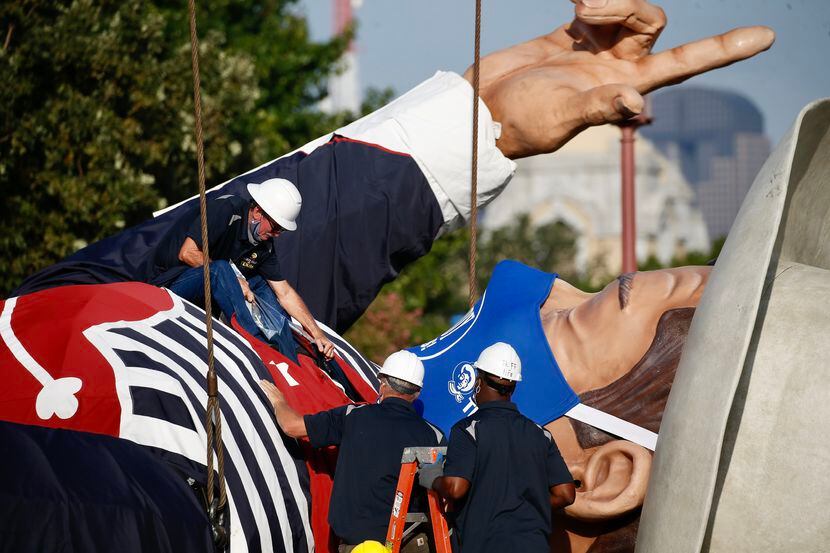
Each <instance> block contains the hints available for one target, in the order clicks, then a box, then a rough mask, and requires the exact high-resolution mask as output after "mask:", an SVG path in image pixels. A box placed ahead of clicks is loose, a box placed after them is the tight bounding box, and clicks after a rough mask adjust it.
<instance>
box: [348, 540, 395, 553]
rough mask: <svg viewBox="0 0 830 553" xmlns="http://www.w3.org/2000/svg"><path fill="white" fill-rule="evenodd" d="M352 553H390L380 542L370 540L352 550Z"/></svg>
mask: <svg viewBox="0 0 830 553" xmlns="http://www.w3.org/2000/svg"><path fill="white" fill-rule="evenodd" d="M352 553H389V550H388V549H386V547H384V545H383V544H382V543H380V542H377V541H374V540H368V541H365V542H363V543H361V544H360V545H358V546H357V547H355V548H354V549H352Z"/></svg>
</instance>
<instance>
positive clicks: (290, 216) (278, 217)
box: [248, 179, 303, 230]
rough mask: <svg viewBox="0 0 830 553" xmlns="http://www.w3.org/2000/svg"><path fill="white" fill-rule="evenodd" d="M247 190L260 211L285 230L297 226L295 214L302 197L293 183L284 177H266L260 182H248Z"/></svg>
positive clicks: (300, 205) (300, 204) (298, 209)
mask: <svg viewBox="0 0 830 553" xmlns="http://www.w3.org/2000/svg"><path fill="white" fill-rule="evenodd" d="M248 192H249V193H250V194H251V197H252V198H253V199H254V201H255V202H256V203H258V204H259V207H261V208H262V211H264V212H265V213H267V214H268V216H269V217H271V218H272V219H273V220H274V221H276V222H277V223H279V225H280V226H281V227H282V228H284V229H285V230H295V229H296V228H297V215H299V214H300V208H301V207H302V206H303V197H302V196H300V191H299V190H297V187H296V186H294V183H293V182H291V181H290V180H285V179H268V180H267V181H265V182H262V183H260V184H256V183H253V182H251V183H248Z"/></svg>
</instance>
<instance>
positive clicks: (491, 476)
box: [419, 342, 576, 553]
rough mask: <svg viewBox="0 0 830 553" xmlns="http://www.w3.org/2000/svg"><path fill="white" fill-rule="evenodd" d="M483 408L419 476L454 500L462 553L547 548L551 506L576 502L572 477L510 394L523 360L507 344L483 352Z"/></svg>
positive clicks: (543, 551) (543, 552) (531, 552)
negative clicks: (440, 459) (440, 458)
mask: <svg viewBox="0 0 830 553" xmlns="http://www.w3.org/2000/svg"><path fill="white" fill-rule="evenodd" d="M474 366H475V367H476V369H477V376H476V393H475V400H476V404H477V405H478V410H477V411H476V412H475V413H473V414H472V415H470V416H469V417H467V418H465V419H462V420H460V421H458V422H457V423H456V424H455V425H453V427H452V430H451V432H450V441H449V446H448V447H447V455H446V460H445V462H444V465H443V476H441V471H442V467H441V464H440V463H435V464H434V465H429V466H427V467H422V468H421V470H420V472H419V482H420V483H421V485H423V486H424V487H426V488H432V489H434V490H436V491H437V492H438V493H439V494H441V495H442V496H444V497H446V498H448V499H453V500H455V501H456V504H455V505H456V508H457V517H456V528H457V530H458V533H459V536H458V542H459V543H460V551H461V553H487V552H493V553H503V552H505V551H516V552H518V551H521V552H522V553H535V552H539V553H548V552H549V551H550V546H549V544H548V538H549V536H550V533H551V509H557V508H561V507H565V506H567V505H570V504H571V503H573V501H574V497H575V493H576V490H575V487H574V483H573V478H572V477H571V474H570V472H568V468H567V467H566V466H565V462H564V461H563V459H562V456H561V455H560V454H559V449H558V448H557V447H556V443H554V441H553V438H552V437H551V435H550V433H549V432H548V431H547V430H545V429H543V428H542V427H540V426H539V425H537V424H536V423H534V422H533V421H531V420H530V419H528V418H527V417H525V416H524V415H522V414H521V413H519V411H518V409H516V405H515V404H513V403H512V402H511V401H510V396H511V395H512V394H513V391H514V390H515V388H516V383H517V382H518V381H520V380H521V379H522V372H521V371H522V365H521V361H520V359H519V356H518V355H517V354H516V351H515V350H514V349H513V347H511V346H510V345H509V344H505V343H503V342H497V343H495V344H493V345H491V346H489V347H488V348H486V349H485V350H484V351H482V352H481V354H480V355H479V357H478V360H477V361H476V362H475V364H474Z"/></svg>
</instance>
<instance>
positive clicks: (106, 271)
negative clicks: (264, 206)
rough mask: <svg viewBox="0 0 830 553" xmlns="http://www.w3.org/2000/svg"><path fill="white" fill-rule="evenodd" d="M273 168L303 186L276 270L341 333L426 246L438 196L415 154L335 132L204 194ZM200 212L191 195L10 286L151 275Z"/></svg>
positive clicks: (241, 190)
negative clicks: (159, 255) (168, 245)
mask: <svg viewBox="0 0 830 553" xmlns="http://www.w3.org/2000/svg"><path fill="white" fill-rule="evenodd" d="M275 177H280V178H285V179H288V180H290V181H292V182H293V183H294V184H296V185H297V188H298V189H299V190H300V194H302V196H303V208H302V210H301V211H300V215H299V218H298V220H297V224H298V228H297V230H296V231H294V232H286V233H283V234H282V235H281V236H280V237H279V239H278V240H277V241H276V251H277V256H278V258H279V264H280V269H281V271H282V274H283V276H284V277H285V279H286V280H288V282H289V283H290V284H291V286H293V287H294V289H295V290H296V291H297V292H298V293H299V294H300V297H302V298H303V300H304V301H305V303H306V305H308V308H309V310H310V311H311V313H312V315H314V317H315V318H316V319H317V320H319V321H322V322H324V323H325V324H326V325H328V326H329V327H331V328H333V329H335V330H336V331H338V332H341V333H342V332H344V331H345V330H346V329H348V328H349V326H351V325H352V323H354V321H356V320H357V318H358V317H360V315H362V314H363V312H364V311H365V310H366V308H367V307H368V306H369V304H370V303H371V302H372V300H374V299H375V296H377V294H378V292H379V291H380V289H381V287H382V286H383V285H384V284H385V283H386V282H389V281H391V280H392V279H394V278H395V277H396V276H397V274H398V271H400V270H401V269H402V268H403V267H404V266H405V265H406V264H408V263H410V262H412V261H414V260H415V259H418V258H419V257H421V256H422V255H424V254H426V253H427V252H429V249H430V247H431V246H432V241H433V240H434V239H435V236H436V235H437V234H438V229H439V228H440V227H441V225H442V224H443V216H442V214H441V208H440V206H439V205H438V201H437V200H436V199H435V195H434V194H433V192H432V190H431V189H430V187H429V184H428V182H427V180H426V177H424V175H423V173H421V170H420V169H419V168H418V164H417V163H415V160H413V159H412V157H410V156H408V155H404V154H398V153H395V152H390V151H388V150H384V149H382V148H380V147H377V146H373V145H371V144H364V143H359V142H350V141H348V140H347V139H343V138H342V137H338V136H334V137H333V138H332V139H331V141H330V142H328V143H327V144H325V145H323V146H320V147H318V148H317V149H316V150H314V151H313V152H311V153H310V154H308V155H306V154H305V153H303V152H297V153H295V154H293V155H291V156H287V157H283V158H280V159H277V160H275V161H272V162H270V163H267V164H265V165H263V166H262V167H259V168H257V169H255V170H253V171H251V172H249V173H246V174H244V175H241V176H239V177H236V178H234V179H233V180H231V181H230V182H228V183H227V184H226V185H225V186H223V187H221V188H220V189H218V190H215V191H213V192H210V193H209V194H208V198H218V197H220V196H223V195H227V194H233V195H235V196H239V197H241V198H244V199H249V198H250V195H249V194H248V191H247V189H246V185H247V183H250V182H255V183H258V182H263V181H265V180H267V179H271V178H275ZM198 213H199V204H198V201H197V200H195V199H194V200H190V201H188V202H187V203H185V204H183V205H181V206H179V207H177V208H176V209H173V210H170V211H168V212H167V213H165V214H163V215H161V216H159V217H157V218H154V219H150V220H148V221H145V222H144V223H141V224H139V225H137V226H135V227H131V228H129V229H126V230H124V231H123V232H121V233H119V234H116V235H114V236H111V237H109V238H105V239H103V240H101V241H99V242H96V243H94V244H90V245H89V246H87V247H86V248H84V249H82V250H79V251H78V252H76V253H74V254H72V255H71V256H69V257H68V258H66V259H64V260H63V261H61V262H59V263H56V264H55V265H52V266H50V267H47V268H46V269H43V270H42V271H40V272H38V273H36V274H34V275H32V276H31V277H29V278H28V279H26V280H25V281H24V282H23V283H22V284H21V285H20V286H19V287H18V288H17V289H16V290H14V292H13V293H12V295H14V296H19V295H23V294H28V293H31V292H35V291H37V290H43V289H46V288H52V287H55V286H64V285H68V284H101V283H107V282H118V281H125V280H136V281H140V282H152V281H153V280H154V278H155V277H157V276H158V273H157V269H158V268H157V266H156V263H155V262H156V255H155V254H156V252H157V250H158V248H159V247H160V246H161V247H163V246H162V244H163V241H164V239H165V237H166V236H168V234H169V233H171V232H174V231H175V229H178V228H179V227H178V226H177V224H178V222H179V221H180V220H182V219H184V220H187V221H192V220H193V219H194V217H198ZM214 259H216V257H214ZM162 284H164V283H162Z"/></svg>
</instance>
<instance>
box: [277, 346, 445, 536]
mask: <svg viewBox="0 0 830 553" xmlns="http://www.w3.org/2000/svg"><path fill="white" fill-rule="evenodd" d="M378 377H379V379H380V388H379V398H378V403H375V404H371V405H344V406H342V407H337V408H335V409H331V410H329V411H322V412H320V413H316V414H314V415H306V416H304V417H302V416H300V415H299V414H297V412H296V411H294V410H293V409H292V408H291V407H290V406H289V405H288V404H287V403H286V402H285V398H284V397H283V395H282V394H281V393H280V391H279V390H278V389H277V388H276V387H275V386H274V385H273V384H271V383H270V382H268V381H265V380H263V381H261V385H262V387H263V389H264V390H265V392H266V394H267V395H268V398H269V399H270V400H271V404H272V405H273V406H274V413H275V414H276V417H277V422H278V423H279V425H280V428H282V431H283V432H285V433H286V434H287V435H288V436H291V437H293V438H302V437H306V436H308V439H309V441H310V442H311V445H312V446H313V447H327V446H333V445H334V446H340V452H339V454H338V458H337V469H336V471H335V473H334V489H333V491H332V496H331V505H330V507H329V524H330V525H331V528H332V530H333V531H334V533H335V534H336V535H337V536H338V537H339V538H340V539H341V540H342V542H343V545H341V547H340V551H341V552H348V551H351V549H352V548H353V547H354V546H356V545H359V544H361V543H363V542H364V541H368V540H374V541H378V542H381V543H382V542H384V541H385V540H386V532H387V529H388V526H389V517H390V515H391V514H392V503H393V501H394V498H395V488H396V485H397V483H398V476H399V474H400V470H401V455H402V454H403V450H404V448H405V447H434V446H442V445H446V440H445V439H444V435H443V434H442V433H441V431H440V430H439V429H438V428H437V427H435V426H433V425H432V424H430V423H429V422H427V421H426V420H424V419H423V418H422V417H421V415H419V414H418V413H417V412H416V411H415V408H414V407H413V405H412V402H413V401H415V399H416V398H417V397H418V394H419V393H420V391H421V386H422V385H423V382H424V364H423V363H422V362H421V360H420V359H418V357H417V356H416V355H415V354H414V353H411V352H408V351H399V352H396V353H393V354H392V355H390V356H389V357H388V358H387V359H386V361H385V362H384V363H383V367H382V368H381V370H380V372H379V373H378Z"/></svg>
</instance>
